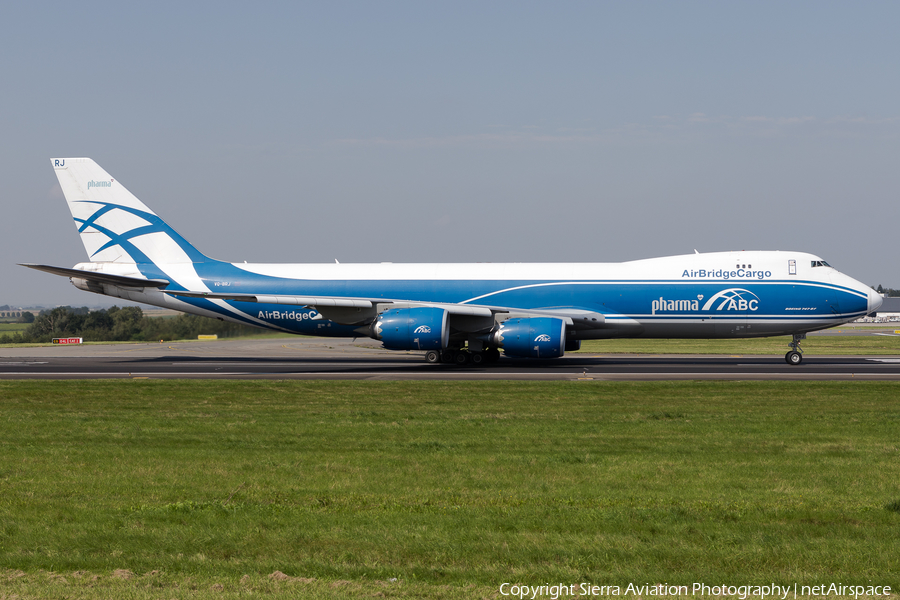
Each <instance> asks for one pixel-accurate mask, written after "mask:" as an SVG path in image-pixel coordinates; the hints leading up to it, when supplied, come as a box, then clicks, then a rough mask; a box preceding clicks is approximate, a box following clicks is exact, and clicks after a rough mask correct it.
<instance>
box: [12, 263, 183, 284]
mask: <svg viewBox="0 0 900 600" xmlns="http://www.w3.org/2000/svg"><path fill="white" fill-rule="evenodd" d="M19 266H20V267H28V268H29V269H37V270H38V271H44V272H45V273H53V274H54V275H62V276H63V277H73V278H76V279H86V280H87V281H96V282H97V283H106V284H111V285H118V286H122V287H133V288H164V287H166V286H167V285H169V283H170V282H169V280H168V279H141V278H140V277H126V276H125V275H112V274H110V273H98V272H96V271H82V270H81V269H67V268H65V267H52V266H50V265H34V264H31V263H19Z"/></svg>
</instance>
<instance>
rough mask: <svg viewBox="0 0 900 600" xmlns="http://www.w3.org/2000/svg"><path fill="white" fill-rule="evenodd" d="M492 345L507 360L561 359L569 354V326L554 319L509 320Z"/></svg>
mask: <svg viewBox="0 0 900 600" xmlns="http://www.w3.org/2000/svg"><path fill="white" fill-rule="evenodd" d="M493 342H494V343H495V344H496V345H497V346H500V347H501V348H503V352H504V353H505V354H506V355H508V356H515V357H520V358H559V357H560V356H562V355H563V354H565V352H566V323H565V321H563V320H562V319H555V318H553V317H530V318H526V319H508V320H506V321H504V322H503V323H501V324H500V330H499V331H497V332H496V333H495V334H494V335H493Z"/></svg>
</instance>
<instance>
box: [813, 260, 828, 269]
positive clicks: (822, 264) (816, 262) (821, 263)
mask: <svg viewBox="0 0 900 600" xmlns="http://www.w3.org/2000/svg"><path fill="white" fill-rule="evenodd" d="M812 266H814V267H830V266H831V265H829V264H828V263H827V262H825V261H824V260H814V261H812Z"/></svg>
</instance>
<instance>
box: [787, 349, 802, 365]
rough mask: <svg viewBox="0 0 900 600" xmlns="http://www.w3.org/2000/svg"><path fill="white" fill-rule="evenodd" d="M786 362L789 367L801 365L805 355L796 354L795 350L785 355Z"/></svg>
mask: <svg viewBox="0 0 900 600" xmlns="http://www.w3.org/2000/svg"><path fill="white" fill-rule="evenodd" d="M784 360H785V362H786V363H787V364H789V365H799V364H800V363H802V362H803V355H802V354H800V353H799V352H795V351H794V350H791V351H789V352H788V353H787V354H785V355H784Z"/></svg>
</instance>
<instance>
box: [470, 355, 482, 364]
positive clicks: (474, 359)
mask: <svg viewBox="0 0 900 600" xmlns="http://www.w3.org/2000/svg"><path fill="white" fill-rule="evenodd" d="M469 360H470V361H471V362H472V364H473V365H475V366H480V365H481V364H482V363H484V354H482V353H481V352H473V353H472V356H471V357H470V358H469Z"/></svg>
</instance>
